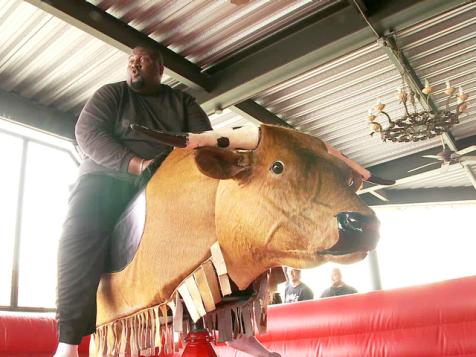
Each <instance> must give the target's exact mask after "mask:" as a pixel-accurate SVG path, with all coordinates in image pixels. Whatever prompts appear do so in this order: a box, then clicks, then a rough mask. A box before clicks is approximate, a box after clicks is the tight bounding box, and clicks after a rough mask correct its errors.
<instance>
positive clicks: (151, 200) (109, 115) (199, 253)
mask: <svg viewBox="0 0 476 357" xmlns="http://www.w3.org/2000/svg"><path fill="white" fill-rule="evenodd" d="M162 73H163V63H162V59H161V56H160V54H159V53H158V52H157V51H155V50H153V49H150V48H146V47H137V48H135V49H134V50H133V51H132V53H131V55H130V57H129V63H128V67H127V81H126V82H118V83H113V84H108V85H105V86H103V87H102V88H100V89H99V90H98V91H97V92H96V93H95V94H94V95H93V97H92V98H91V99H90V100H89V101H88V102H87V103H86V105H85V107H84V109H83V111H82V112H81V115H80V117H79V119H78V123H77V125H76V138H77V141H78V144H79V146H80V148H81V150H82V151H83V152H84V154H85V156H86V158H85V160H84V161H83V162H82V163H81V167H80V174H79V177H78V180H77V182H76V184H75V186H74V188H73V190H72V192H71V197H70V201H69V211H68V214H67V216H66V221H65V224H64V229H63V234H62V237H61V240H60V244H59V254H58V299H57V319H58V326H59V345H58V349H57V351H56V354H55V356H56V357H70V356H77V355H78V352H77V345H78V344H79V343H80V341H81V339H82V337H83V336H86V335H89V334H91V333H94V332H95V331H96V328H97V333H96V348H97V352H98V355H101V356H107V355H113V356H128V355H131V356H137V355H138V354H139V353H141V352H142V353H144V354H146V355H153V354H154V353H155V351H156V348H157V347H160V346H162V344H163V342H164V340H165V341H166V343H167V340H169V342H170V340H171V339H172V338H171V329H170V328H169V327H168V326H169V323H168V321H169V320H170V319H172V320H173V325H174V329H176V331H182V332H183V331H185V330H186V328H185V327H184V326H183V324H184V323H183V320H184V319H185V316H188V318H189V319H191V320H193V321H198V320H199V319H201V318H202V317H203V318H204V321H205V325H206V327H208V328H209V329H214V330H218V331H219V334H220V339H221V340H226V341H231V342H230V344H231V345H232V346H233V347H235V348H238V349H240V350H243V351H245V352H248V353H250V354H252V355H254V356H279V355H278V354H276V353H273V352H270V351H268V350H267V349H266V348H265V347H264V346H262V345H261V344H260V343H259V342H258V341H257V340H256V339H255V338H254V334H255V331H256V330H258V331H262V329H263V328H264V325H265V317H266V312H265V308H266V299H265V298H264V297H265V296H267V291H266V289H267V286H268V275H267V272H268V271H269V269H271V268H274V267H279V266H283V265H286V266H292V267H296V268H305V267H313V266H317V265H319V264H322V263H324V262H327V261H334V262H342V263H349V262H354V261H358V260H360V259H363V258H364V257H365V256H366V254H367V252H368V251H369V250H371V249H373V248H375V245H376V242H377V239H378V220H377V219H376V217H375V214H374V213H373V211H372V210H371V209H370V208H368V207H367V206H366V205H365V204H364V203H363V202H362V201H361V200H360V199H359V198H358V196H357V195H356V193H355V192H356V190H357V189H358V188H359V187H360V186H361V184H362V181H363V180H368V181H374V182H375V181H378V182H379V183H384V184H385V183H391V182H386V181H384V180H380V179H378V178H375V177H372V175H371V174H370V173H369V172H368V171H367V170H365V169H364V168H362V167H361V166H359V165H358V164H356V163H355V162H353V161H352V160H349V159H348V158H346V157H344V156H343V155H342V154H340V153H339V152H338V151H337V150H335V149H334V148H332V147H330V146H329V145H326V144H325V143H323V142H322V141H321V140H319V139H317V138H315V137H312V136H309V135H306V134H303V133H299V132H297V131H294V130H291V129H287V128H282V127H276V126H268V125H263V126H261V127H260V128H257V127H254V126H247V127H243V128H235V129H221V130H216V131H212V130H211V125H210V121H209V120H208V118H207V116H206V114H205V113H204V112H203V111H202V110H201V108H200V107H199V106H198V105H197V104H196V102H195V100H194V99H193V98H192V97H190V96H189V95H188V94H186V93H182V92H180V91H177V90H174V89H172V88H170V87H168V86H166V85H163V84H161V76H162ZM182 133H186V134H182ZM171 146H176V147H180V149H175V150H173V151H172V152H171V153H170V151H171V150H170V147H171ZM169 153H170V154H169ZM157 167H158V169H157ZM156 169H157V171H156V172H155V173H154V171H155V170H156ZM144 177H145V178H147V179H148V178H150V181H149V182H148V183H147V185H146V186H145V188H143V186H142V185H138V184H137V182H140V181H141V180H138V178H139V179H141V178H144ZM126 207H127V208H126ZM246 290H248V291H250V292H251V293H250V295H249V296H248V297H247V298H245V299H238V300H235V301H234V302H231V303H230V302H227V299H226V297H227V296H230V295H231V296H233V295H234V292H236V291H246ZM182 304H185V307H186V309H183V308H182Z"/></svg>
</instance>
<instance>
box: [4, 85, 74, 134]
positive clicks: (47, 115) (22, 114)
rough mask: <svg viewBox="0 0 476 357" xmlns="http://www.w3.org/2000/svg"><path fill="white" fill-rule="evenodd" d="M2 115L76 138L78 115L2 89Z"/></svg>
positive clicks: (33, 126)
mask: <svg viewBox="0 0 476 357" xmlns="http://www.w3.org/2000/svg"><path fill="white" fill-rule="evenodd" d="M0 117H1V118H3V119H6V120H10V121H13V122H16V123H20V124H23V125H25V126H28V127H31V128H34V129H37V130H40V131H43V132H46V133H48V134H53V135H56V136H59V137H62V138H65V139H68V140H74V126H75V124H76V116H75V115H74V114H72V113H64V112H60V111H59V110H56V109H54V108H51V107H47V106H44V105H42V104H39V103H35V102H33V101H31V100H29V99H26V98H24V97H21V96H19V95H16V94H13V93H9V92H5V91H3V90H0Z"/></svg>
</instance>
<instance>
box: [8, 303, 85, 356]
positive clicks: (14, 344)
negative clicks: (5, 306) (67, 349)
mask: <svg viewBox="0 0 476 357" xmlns="http://www.w3.org/2000/svg"><path fill="white" fill-rule="evenodd" d="M56 344H57V333H56V321H55V319H54V317H53V316H52V315H51V314H42V313H36V314H35V313H19V312H6V311H0V354H2V353H3V352H9V353H25V354H26V355H29V356H33V355H34V356H37V355H38V356H40V355H41V353H46V354H51V353H52V352H54V351H55V349H56ZM79 350H80V351H82V352H88V351H89V337H86V338H83V341H82V343H81V345H80V346H79ZM15 356H17V354H15ZM18 356H19V355H18Z"/></svg>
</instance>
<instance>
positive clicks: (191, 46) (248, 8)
mask: <svg viewBox="0 0 476 357" xmlns="http://www.w3.org/2000/svg"><path fill="white" fill-rule="evenodd" d="M88 1H89V2H90V3H92V4H93V5H96V6H98V7H100V8H101V9H103V10H105V11H107V12H108V13H110V14H111V15H113V16H115V17H116V18H118V19H120V20H121V21H123V22H125V23H127V24H129V25H130V26H132V27H134V28H135V29H136V30H139V31H141V32H143V33H145V34H147V35H148V36H149V37H151V38H153V39H154V40H156V41H158V42H160V43H162V44H163V45H165V46H168V47H169V48H170V49H171V50H173V51H175V52H177V53H179V54H181V55H182V56H184V57H186V58H187V59H189V60H190V61H191V62H194V63H196V64H198V65H199V66H201V67H202V68H203V69H206V68H208V67H210V66H212V65H214V64H216V63H217V62H219V61H221V60H223V59H225V58H227V57H228V56H230V55H234V54H236V53H237V52H238V51H240V50H242V49H244V48H246V47H248V46H250V45H252V44H255V43H256V42H258V41H260V40H262V39H264V38H266V37H267V36H269V35H271V34H272V33H274V32H275V31H277V30H282V29H283V28H285V27H287V26H289V25H291V24H293V23H295V22H296V21H299V20H302V19H303V18H305V17H307V16H309V15H311V14H313V13H315V12H316V11H318V10H320V9H321V8H322V7H324V6H325V5H327V4H328V3H331V2H332V1H331V0H317V1H309V0H279V1H268V0H254V1H249V2H247V3H245V4H243V5H235V4H233V3H232V2H230V1H224V0H222V1H215V0H174V1H170V0H149V1H147V0H143V1H131V0H120V1H111V0H88Z"/></svg>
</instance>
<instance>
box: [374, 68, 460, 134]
mask: <svg viewBox="0 0 476 357" xmlns="http://www.w3.org/2000/svg"><path fill="white" fill-rule="evenodd" d="M402 83H403V86H402V87H399V88H398V89H397V96H398V98H399V102H400V104H401V105H403V107H404V109H405V112H404V115H403V117H401V118H399V119H392V118H390V115H389V114H388V113H387V112H385V111H384V108H385V104H384V103H383V102H382V100H381V99H378V100H377V104H376V105H375V106H374V108H372V109H369V111H368V117H367V119H368V121H369V126H370V129H371V130H372V133H371V134H370V135H371V136H372V135H374V134H376V133H378V134H379V135H380V137H381V138H382V140H383V141H392V142H401V143H402V142H403V143H407V142H416V141H420V140H425V139H431V138H434V137H435V136H437V135H441V134H443V133H445V132H448V131H449V130H450V129H451V127H452V126H453V125H455V124H458V123H459V115H460V114H461V113H463V112H465V111H466V108H467V104H466V100H467V99H468V94H467V93H465V92H464V90H463V88H462V87H459V89H458V91H457V93H456V88H454V87H452V86H451V84H450V82H449V81H446V89H445V91H444V93H445V94H446V96H447V98H446V102H445V109H444V110H425V109H424V108H423V107H422V108H420V109H419V108H418V101H419V100H420V99H421V98H420V96H419V94H417V93H415V92H414V91H413V90H412V89H411V88H410V87H409V86H408V85H406V81H405V77H404V75H402ZM421 92H422V93H423V94H425V95H426V98H424V99H425V100H426V102H427V104H428V101H429V98H430V96H431V94H432V93H433V87H432V86H431V85H430V83H429V82H428V80H425V86H424V88H423V89H422V90H421ZM453 95H456V97H457V104H456V107H455V108H453V110H451V109H450V101H451V99H452V98H453ZM427 107H428V108H431V106H430V105H429V104H428V106H427ZM380 117H386V120H387V122H388V125H387V126H385V127H384V124H382V123H381V122H379V120H378V119H379V118H380Z"/></svg>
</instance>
